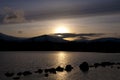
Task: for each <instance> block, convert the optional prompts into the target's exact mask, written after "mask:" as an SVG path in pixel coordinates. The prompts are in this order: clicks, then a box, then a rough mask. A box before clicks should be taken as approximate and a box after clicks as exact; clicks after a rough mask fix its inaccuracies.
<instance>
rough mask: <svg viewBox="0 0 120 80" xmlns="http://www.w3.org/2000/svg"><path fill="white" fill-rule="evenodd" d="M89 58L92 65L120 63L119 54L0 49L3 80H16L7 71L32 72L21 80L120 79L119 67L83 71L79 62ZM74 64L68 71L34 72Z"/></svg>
mask: <svg viewBox="0 0 120 80" xmlns="http://www.w3.org/2000/svg"><path fill="white" fill-rule="evenodd" d="M83 61H87V62H88V63H89V64H93V63H95V62H102V61H110V62H120V54H119V53H93V52H64V51H32V52H31V51H27V52H24V51H22V52H19V51H17V52H15V51H14V52H0V80H13V79H12V78H7V77H6V76H5V75H4V73H5V72H7V71H9V72H14V73H17V72H22V71H27V70H29V71H31V72H33V74H32V75H30V76H25V77H24V76H22V77H21V78H20V80H107V79H108V80H113V79H114V80H120V76H119V74H120V69H117V68H115V67H114V68H110V67H106V68H102V67H99V68H97V69H95V68H90V70H89V71H88V73H83V72H82V71H80V69H79V67H78V66H79V65H80V64H81V63H82V62H83ZM67 64H71V65H72V66H73V67H74V69H73V70H72V71H71V72H69V73H67V72H65V71H64V72H57V74H50V75H49V77H44V74H35V73H34V71H35V70H37V69H39V68H42V69H45V68H51V67H57V66H62V67H65V66H66V65H67Z"/></svg>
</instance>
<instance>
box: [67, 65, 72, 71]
mask: <svg viewBox="0 0 120 80" xmlns="http://www.w3.org/2000/svg"><path fill="white" fill-rule="evenodd" d="M72 69H73V67H72V66H71V65H66V67H65V70H66V71H67V72H70V71H71V70H72Z"/></svg>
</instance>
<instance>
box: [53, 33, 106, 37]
mask: <svg viewBox="0 0 120 80" xmlns="http://www.w3.org/2000/svg"><path fill="white" fill-rule="evenodd" d="M53 35H55V36H57V35H62V36H61V37H62V38H68V37H79V38H85V37H99V36H102V35H105V34H103V33H85V34H74V33H57V34H53Z"/></svg>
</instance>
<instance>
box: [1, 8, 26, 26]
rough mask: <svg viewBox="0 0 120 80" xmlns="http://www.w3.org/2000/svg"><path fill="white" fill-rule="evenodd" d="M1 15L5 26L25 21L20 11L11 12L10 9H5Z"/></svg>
mask: <svg viewBox="0 0 120 80" xmlns="http://www.w3.org/2000/svg"><path fill="white" fill-rule="evenodd" d="M2 15H3V19H2V22H3V23H5V24H6V23H7V24H8V23H22V22H26V21H27V20H26V18H25V17H24V12H23V11H22V10H13V9H12V8H9V7H5V8H4V9H3V11H2Z"/></svg>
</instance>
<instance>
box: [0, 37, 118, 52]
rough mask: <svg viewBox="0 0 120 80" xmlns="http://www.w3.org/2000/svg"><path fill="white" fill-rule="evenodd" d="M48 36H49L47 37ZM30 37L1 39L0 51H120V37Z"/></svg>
mask: <svg viewBox="0 0 120 80" xmlns="http://www.w3.org/2000/svg"><path fill="white" fill-rule="evenodd" d="M46 37H47V38H46ZM37 38H38V40H37V41H36V40H35V39H36V38H30V39H25V40H21V41H18V40H11V41H9V40H3V39H0V51H86V52H114V53H119V52H120V39H119V38H104V39H97V40H89V41H65V40H63V41H62V40H61V41H57V40H58V39H56V38H55V40H53V41H52V40H48V39H49V38H50V39H53V38H51V37H50V36H42V39H44V40H42V41H40V40H41V36H40V39H39V37H37Z"/></svg>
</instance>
